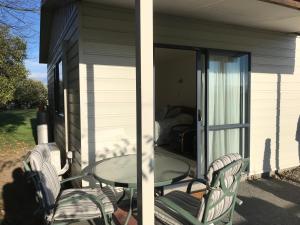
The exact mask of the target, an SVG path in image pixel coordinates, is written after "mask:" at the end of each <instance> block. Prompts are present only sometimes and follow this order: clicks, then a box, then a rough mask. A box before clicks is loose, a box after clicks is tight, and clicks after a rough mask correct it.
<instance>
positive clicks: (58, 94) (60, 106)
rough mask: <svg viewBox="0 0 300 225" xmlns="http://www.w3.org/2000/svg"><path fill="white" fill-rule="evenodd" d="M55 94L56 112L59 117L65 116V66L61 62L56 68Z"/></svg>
mask: <svg viewBox="0 0 300 225" xmlns="http://www.w3.org/2000/svg"><path fill="white" fill-rule="evenodd" d="M54 93H55V112H56V114H58V115H64V81H63V66H62V61H61V60H60V61H59V62H58V63H57V64H56V66H55V75H54Z"/></svg>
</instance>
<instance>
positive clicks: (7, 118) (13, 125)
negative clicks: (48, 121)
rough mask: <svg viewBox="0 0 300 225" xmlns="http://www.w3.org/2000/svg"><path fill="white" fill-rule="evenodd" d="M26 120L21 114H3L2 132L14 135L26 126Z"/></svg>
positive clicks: (1, 121)
mask: <svg viewBox="0 0 300 225" xmlns="http://www.w3.org/2000/svg"><path fill="white" fill-rule="evenodd" d="M25 119H26V118H25V116H24V115H22V114H19V113H11V112H1V115H0V131H2V132H5V133H13V132H15V131H16V130H17V129H18V127H19V126H20V125H24V124H25Z"/></svg>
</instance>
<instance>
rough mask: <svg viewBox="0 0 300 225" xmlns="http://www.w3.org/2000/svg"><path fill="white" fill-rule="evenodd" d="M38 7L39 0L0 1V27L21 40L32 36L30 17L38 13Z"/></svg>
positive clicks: (31, 18) (31, 20) (31, 19)
mask: <svg viewBox="0 0 300 225" xmlns="http://www.w3.org/2000/svg"><path fill="white" fill-rule="evenodd" d="M39 6H40V0H0V25H1V26H5V27H9V28H10V29H11V30H12V31H13V33H15V34H18V35H19V36H22V37H23V38H24V37H29V36H32V35H34V33H36V32H35V31H34V30H33V26H31V25H32V24H33V22H34V21H33V20H34V19H35V18H34V17H33V16H32V15H33V14H38V13H39ZM33 31H34V32H33Z"/></svg>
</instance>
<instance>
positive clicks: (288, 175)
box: [280, 166, 300, 184]
mask: <svg viewBox="0 0 300 225" xmlns="http://www.w3.org/2000/svg"><path fill="white" fill-rule="evenodd" d="M280 178H281V179H282V180H286V181H292V182H295V183H299V184H300V166H298V167H296V168H294V169H291V170H286V171H283V172H281V173H280Z"/></svg>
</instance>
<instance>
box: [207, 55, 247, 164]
mask: <svg viewBox="0 0 300 225" xmlns="http://www.w3.org/2000/svg"><path fill="white" fill-rule="evenodd" d="M240 79H241V58H240V57H231V56H213V55H211V56H210V60H209V74H208V80H209V93H208V97H209V106H208V115H209V118H208V119H209V120H208V122H209V126H212V125H226V124H237V123H240V116H241V115H240V90H241V88H240V84H241V82H240ZM239 132H240V129H239V128H236V129H227V130H217V131H209V149H208V155H209V163H210V162H212V161H213V160H214V159H216V158H218V157H220V156H222V155H224V154H227V153H239V148H240V140H239V139H240V135H239Z"/></svg>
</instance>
